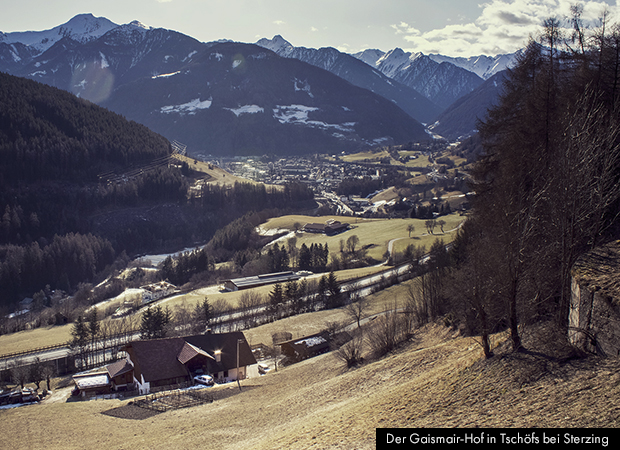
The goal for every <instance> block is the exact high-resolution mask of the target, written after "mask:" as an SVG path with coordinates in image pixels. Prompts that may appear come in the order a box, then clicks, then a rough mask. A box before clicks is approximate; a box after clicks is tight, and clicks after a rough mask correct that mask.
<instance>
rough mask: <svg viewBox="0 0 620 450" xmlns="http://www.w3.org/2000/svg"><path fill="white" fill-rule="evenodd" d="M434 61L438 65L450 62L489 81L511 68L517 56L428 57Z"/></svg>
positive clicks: (434, 55)
mask: <svg viewBox="0 0 620 450" xmlns="http://www.w3.org/2000/svg"><path fill="white" fill-rule="evenodd" d="M428 56H429V57H430V58H431V59H432V60H433V61H436V62H438V63H442V62H449V63H451V64H454V65H455V66H458V67H461V68H463V69H465V70H469V71H470V72H473V73H475V74H476V75H478V76H479V77H480V78H482V79H484V80H488V79H489V78H491V77H492V76H493V75H495V74H496V73H498V72H501V71H502V70H504V69H506V68H508V67H510V65H511V64H512V63H513V62H514V58H515V54H514V53H511V54H507V55H497V56H484V55H480V56H472V57H469V58H462V57H461V58H453V57H450V56H443V55H437V54H430V55H428Z"/></svg>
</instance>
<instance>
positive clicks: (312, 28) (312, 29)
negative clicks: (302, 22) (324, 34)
mask: <svg viewBox="0 0 620 450" xmlns="http://www.w3.org/2000/svg"><path fill="white" fill-rule="evenodd" d="M310 31H319V29H318V28H315V27H310Z"/></svg>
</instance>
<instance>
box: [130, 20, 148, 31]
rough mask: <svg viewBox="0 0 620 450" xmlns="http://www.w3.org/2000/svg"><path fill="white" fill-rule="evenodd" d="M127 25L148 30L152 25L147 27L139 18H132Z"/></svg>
mask: <svg viewBox="0 0 620 450" xmlns="http://www.w3.org/2000/svg"><path fill="white" fill-rule="evenodd" d="M129 25H133V26H134V27H138V28H144V29H145V30H150V29H151V28H152V27H149V26H148V25H144V24H143V23H142V22H140V21H139V20H132V21H131V22H129Z"/></svg>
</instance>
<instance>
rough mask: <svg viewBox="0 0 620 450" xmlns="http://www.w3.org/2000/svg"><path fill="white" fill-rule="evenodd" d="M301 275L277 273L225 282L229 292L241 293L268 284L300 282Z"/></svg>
mask: <svg viewBox="0 0 620 450" xmlns="http://www.w3.org/2000/svg"><path fill="white" fill-rule="evenodd" d="M299 278H301V276H300V275H298V274H296V273H295V272H277V273H267V274H264V275H257V276H253V277H244V278H233V279H230V280H226V281H224V287H225V288H226V290H228V291H240V290H242V289H250V288H255V287H258V286H264V285H267V284H275V283H286V282H287V281H292V280H299Z"/></svg>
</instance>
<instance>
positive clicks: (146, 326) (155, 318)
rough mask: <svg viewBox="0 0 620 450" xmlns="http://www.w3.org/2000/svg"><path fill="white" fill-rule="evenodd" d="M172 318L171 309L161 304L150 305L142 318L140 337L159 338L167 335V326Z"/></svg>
mask: <svg viewBox="0 0 620 450" xmlns="http://www.w3.org/2000/svg"><path fill="white" fill-rule="evenodd" d="M171 320H172V315H171V313H170V310H169V309H168V308H167V307H166V308H165V309H162V307H161V306H156V307H154V308H151V307H148V308H147V309H146V311H144V313H142V318H141V320H140V337H141V338H142V339H159V338H163V337H166V332H167V326H168V324H169V323H170V321H171Z"/></svg>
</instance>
